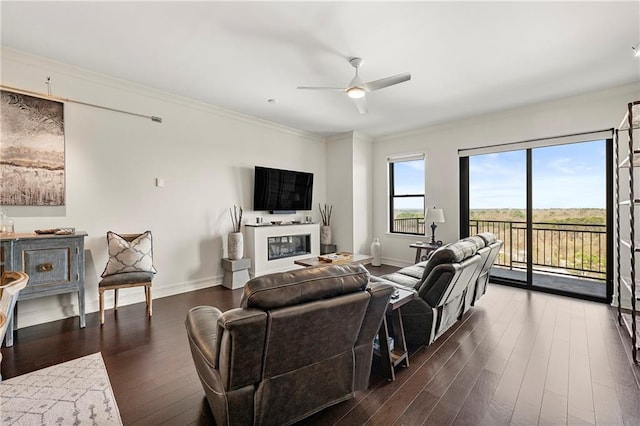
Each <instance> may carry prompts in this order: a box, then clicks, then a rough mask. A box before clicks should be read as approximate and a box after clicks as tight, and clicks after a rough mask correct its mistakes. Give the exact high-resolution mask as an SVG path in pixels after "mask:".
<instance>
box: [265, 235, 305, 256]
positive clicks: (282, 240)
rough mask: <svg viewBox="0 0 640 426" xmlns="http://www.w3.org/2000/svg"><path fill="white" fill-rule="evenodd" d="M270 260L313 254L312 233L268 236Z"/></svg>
mask: <svg viewBox="0 0 640 426" xmlns="http://www.w3.org/2000/svg"><path fill="white" fill-rule="evenodd" d="M267 247H268V252H269V260H276V259H284V258H285V257H292V256H300V255H304V254H311V234H306V235H285V236H278V237H268V238H267Z"/></svg>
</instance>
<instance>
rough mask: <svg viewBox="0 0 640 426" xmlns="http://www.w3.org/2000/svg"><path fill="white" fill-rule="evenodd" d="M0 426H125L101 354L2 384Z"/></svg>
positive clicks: (0, 388)
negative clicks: (0, 425)
mask: <svg viewBox="0 0 640 426" xmlns="http://www.w3.org/2000/svg"><path fill="white" fill-rule="evenodd" d="M0 424H2V425H3V426H4V425H100V426H103V425H122V420H121V419H120V412H119V411H118V406H117V405H116V400H115V398H114V396H113V390H112V389H111V383H110V382H109V376H108V375H107V369H106V368H105V365H104V360H103V359H102V355H101V354H100V353H99V352H98V353H95V354H93V355H88V356H85V357H83V358H78V359H74V360H73V361H68V362H65V363H62V364H58V365H54V366H52V367H48V368H43V369H42V370H38V371H34V372H31V373H27V374H23V375H22V376H18V377H14V378H11V379H8V380H3V381H2V382H0Z"/></svg>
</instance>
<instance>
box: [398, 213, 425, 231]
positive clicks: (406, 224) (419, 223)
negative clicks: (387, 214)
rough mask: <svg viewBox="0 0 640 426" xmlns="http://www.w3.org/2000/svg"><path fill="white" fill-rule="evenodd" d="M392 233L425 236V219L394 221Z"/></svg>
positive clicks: (411, 218)
mask: <svg viewBox="0 0 640 426" xmlns="http://www.w3.org/2000/svg"><path fill="white" fill-rule="evenodd" d="M392 232H397V233H400V234H420V235H424V218H421V217H410V218H404V219H393V231H392Z"/></svg>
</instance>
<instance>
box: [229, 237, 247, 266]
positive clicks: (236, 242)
mask: <svg viewBox="0 0 640 426" xmlns="http://www.w3.org/2000/svg"><path fill="white" fill-rule="evenodd" d="M227 251H228V252H229V260H238V259H242V256H243V255H244V241H243V238H242V232H232V233H230V234H229V238H228V239H227Z"/></svg>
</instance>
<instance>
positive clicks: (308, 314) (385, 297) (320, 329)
mask: <svg viewBox="0 0 640 426" xmlns="http://www.w3.org/2000/svg"><path fill="white" fill-rule="evenodd" d="M392 292H393V287H392V286H390V285H387V284H380V283H372V284H371V285H369V272H368V271H367V270H366V268H364V267H363V266H360V265H355V266H351V265H345V266H328V267H318V268H308V269H302V270H296V271H291V272H284V273H278V274H270V275H265V276H261V277H257V278H254V279H252V280H251V281H249V282H248V283H247V284H246V286H245V288H244V294H243V297H242V302H241V307H240V308H237V309H232V310H229V311H227V312H224V313H222V312H221V311H220V310H218V309H217V308H214V307H211V306H198V307H195V308H193V309H191V310H190V311H189V313H188V314H187V318H186V328H187V335H188V338H189V345H190V348H191V353H192V355H193V360H194V363H195V366H196V370H197V372H198V376H199V377H200V381H201V382H202V386H203V387H204V390H205V394H206V396H207V400H208V402H209V405H210V407H211V410H212V411H213V415H214V417H215V420H216V423H217V424H218V425H220V426H222V425H249V424H256V425H285V424H291V423H294V422H296V421H298V420H301V419H303V418H304V417H307V416H309V415H311V414H313V413H315V412H317V411H320V410H322V409H323V408H325V407H328V406H330V405H333V404H336V403H338V402H340V401H343V400H345V399H348V398H351V397H352V396H353V395H354V392H355V391H357V390H360V389H365V388H366V387H367V386H368V384H369V374H370V370H371V359H372V355H373V339H374V337H375V335H376V334H377V332H378V329H379V327H380V324H381V322H382V318H383V316H384V314H385V311H386V309H387V304H388V303H389V299H390V297H391V294H392Z"/></svg>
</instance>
